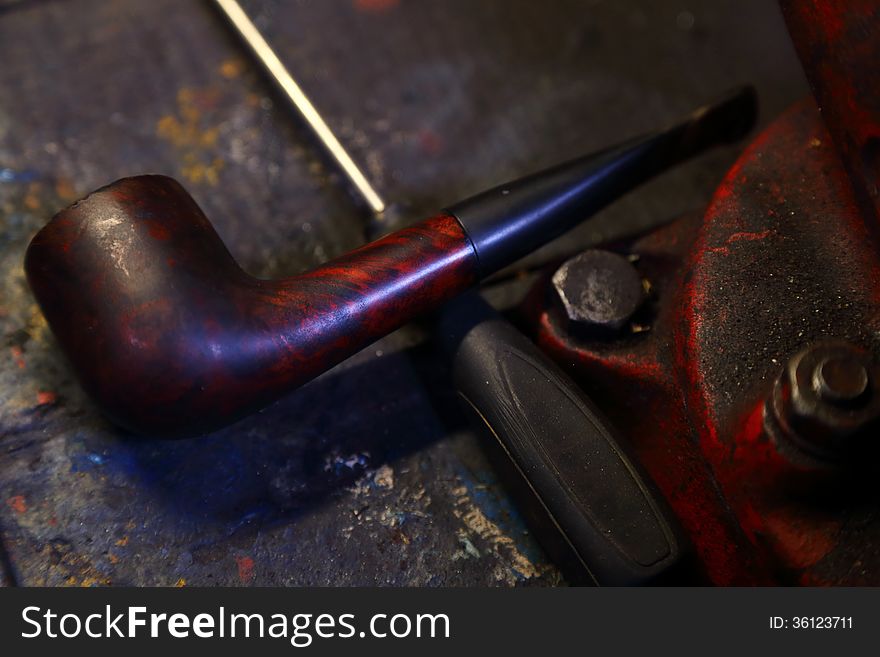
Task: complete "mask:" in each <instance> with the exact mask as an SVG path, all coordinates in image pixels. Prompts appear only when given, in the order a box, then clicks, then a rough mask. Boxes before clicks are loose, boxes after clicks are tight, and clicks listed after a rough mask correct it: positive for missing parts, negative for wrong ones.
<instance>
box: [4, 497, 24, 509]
mask: <svg viewBox="0 0 880 657" xmlns="http://www.w3.org/2000/svg"><path fill="white" fill-rule="evenodd" d="M6 504H8V505H9V508H10V509H12V510H13V511H15V512H16V513H25V512H26V511H27V503H26V502H25V500H24V495H13V496H12V497H10V498H9V499H8V500H6Z"/></svg>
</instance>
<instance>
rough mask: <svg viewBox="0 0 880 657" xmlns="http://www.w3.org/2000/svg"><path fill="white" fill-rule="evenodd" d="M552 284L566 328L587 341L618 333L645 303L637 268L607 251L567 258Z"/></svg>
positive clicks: (596, 250) (593, 251) (590, 251)
mask: <svg viewBox="0 0 880 657" xmlns="http://www.w3.org/2000/svg"><path fill="white" fill-rule="evenodd" d="M552 282H553V290H554V293H555V295H556V297H557V299H558V301H559V303H560V304H561V307H562V312H563V316H564V319H565V322H566V328H567V329H568V330H569V331H571V332H573V333H576V334H580V335H587V336H590V337H597V336H607V335H613V334H615V333H617V332H619V331H620V329H622V328H623V327H625V326H626V325H627V324H628V323H629V321H630V319H632V316H633V315H634V314H635V312H636V311H637V310H638V309H639V307H640V306H641V305H642V303H643V302H644V300H645V291H644V287H643V286H642V279H641V276H639V273H638V271H636V268H635V267H633V265H632V263H631V262H629V261H628V260H627V259H626V258H624V257H623V256H621V255H618V254H617V253H612V252H610V251H602V250H599V249H589V250H587V251H584V252H583V253H581V254H579V255H577V256H575V257H573V258H570V259H569V260H567V261H565V262H564V263H563V264H562V266H560V267H559V269H557V270H556V273H555V274H553V279H552Z"/></svg>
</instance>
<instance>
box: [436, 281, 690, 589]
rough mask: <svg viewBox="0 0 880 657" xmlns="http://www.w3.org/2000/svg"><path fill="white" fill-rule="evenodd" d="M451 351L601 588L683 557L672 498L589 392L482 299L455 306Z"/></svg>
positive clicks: (462, 387)
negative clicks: (657, 484)
mask: <svg viewBox="0 0 880 657" xmlns="http://www.w3.org/2000/svg"><path fill="white" fill-rule="evenodd" d="M440 335H441V337H442V340H443V343H444V347H445V348H446V349H447V350H448V352H449V353H450V355H451V356H452V358H453V362H452V366H453V376H454V382H455V386H456V389H457V391H458V392H459V394H460V395H461V397H462V398H463V399H464V401H465V402H466V404H465V406H466V407H467V408H469V409H470V410H471V411H473V414H474V415H475V416H476V417H477V418H479V420H481V422H482V424H484V425H485V427H487V428H488V429H489V431H490V432H491V434H492V435H494V437H495V438H496V439H497V441H498V442H499V443H500V445H501V447H502V448H503V450H504V452H505V453H506V454H507V456H508V457H509V459H510V460H511V461H512V463H513V464H514V465H515V467H516V470H517V471H518V473H519V474H520V475H521V476H522V477H523V478H524V479H525V481H526V482H527V484H528V488H529V489H530V490H531V493H532V494H533V496H534V497H536V498H537V499H538V500H539V501H540V504H541V506H543V508H544V510H545V511H546V512H547V514H549V516H550V518H551V519H552V521H553V524H555V525H556V528H557V529H558V530H559V531H560V532H561V534H562V535H563V536H564V538H565V541H566V542H567V543H568V546H569V547H570V549H571V551H573V552H574V553H575V555H576V557H577V559H578V560H579V561H580V562H581V564H582V565H583V567H584V569H586V571H587V572H588V574H589V576H590V577H591V579H592V580H593V581H594V582H595V583H596V584H599V585H633V584H646V583H650V582H652V581H655V580H657V579H658V578H659V577H660V576H661V575H664V574H667V573H668V572H669V571H670V570H671V569H672V567H673V566H675V565H677V564H678V563H679V562H680V561H681V559H682V554H683V547H682V546H683V539H682V536H683V534H682V532H681V530H680V529H679V527H678V523H677V521H676V519H675V517H674V516H673V514H672V512H671V510H670V509H669V508H668V506H667V504H666V502H665V500H663V498H662V497H661V496H660V494H659V492H658V491H656V489H655V488H654V486H653V484H652V482H650V480H649V479H648V477H647V475H646V474H644V473H643V472H642V470H641V469H640V468H639V467H638V465H637V464H636V462H635V461H634V460H633V458H631V456H630V455H629V453H628V450H627V449H626V448H625V447H624V445H623V444H622V443H621V440H620V438H619V437H617V435H616V434H615V431H614V430H613V428H612V427H611V425H610V423H609V421H608V420H607V419H605V417H604V416H603V415H602V414H601V413H600V412H599V411H598V409H597V408H596V407H595V406H594V405H593V403H592V402H590V401H589V399H587V397H586V396H585V395H584V393H583V392H582V391H581V389H580V388H579V387H578V386H577V385H576V384H575V383H574V382H573V381H572V380H571V379H570V378H569V377H568V376H566V375H565V374H564V373H563V372H562V371H561V370H560V369H559V368H558V367H557V366H556V365H555V364H553V363H552V362H551V361H550V360H549V359H548V358H547V357H546V356H544V355H543V354H542V353H541V352H540V351H539V350H538V348H537V347H536V346H535V345H534V344H533V343H532V342H531V341H529V340H528V339H527V338H526V337H525V336H524V335H523V334H522V333H520V332H519V331H518V330H517V329H516V328H514V327H513V326H512V325H511V324H510V323H509V322H507V321H506V320H505V319H504V318H502V317H501V316H500V315H499V314H498V313H497V312H496V311H495V310H494V309H492V308H491V307H490V306H489V305H488V304H487V303H486V302H485V301H483V299H482V298H481V297H479V296H478V295H476V294H469V295H465V297H462V298H461V299H460V300H456V301H454V302H453V303H452V304H450V305H448V306H447V308H446V309H445V311H444V314H443V316H442V318H441V322H440Z"/></svg>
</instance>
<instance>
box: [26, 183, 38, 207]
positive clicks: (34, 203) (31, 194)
mask: <svg viewBox="0 0 880 657" xmlns="http://www.w3.org/2000/svg"><path fill="white" fill-rule="evenodd" d="M39 191H40V186H39V184H37V183H31V184H30V185H28V190H27V194H26V195H25V197H24V206H25V207H26V208H27V209H28V210H39V209H40V205H41V203H40V197H39V195H38V194H37V192H39Z"/></svg>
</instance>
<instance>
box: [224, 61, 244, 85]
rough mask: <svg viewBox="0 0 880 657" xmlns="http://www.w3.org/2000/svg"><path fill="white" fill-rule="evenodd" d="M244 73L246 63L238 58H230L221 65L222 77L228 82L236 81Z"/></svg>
mask: <svg viewBox="0 0 880 657" xmlns="http://www.w3.org/2000/svg"><path fill="white" fill-rule="evenodd" d="M242 72H244V62H243V61H242V60H241V59H239V58H238V57H230V58H229V59H227V60H225V61H224V62H223V63H222V64H220V75H222V76H223V77H224V78H226V79H227V80H234V79H235V78H237V77H238V76H240V75H241V74H242Z"/></svg>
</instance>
